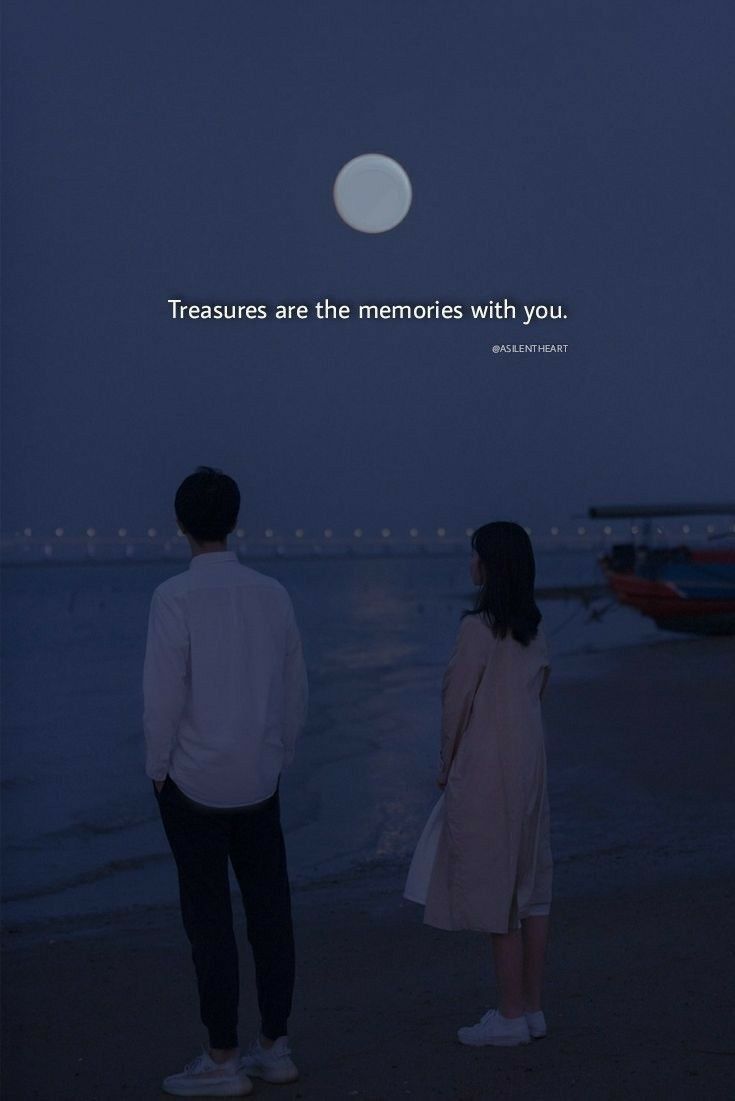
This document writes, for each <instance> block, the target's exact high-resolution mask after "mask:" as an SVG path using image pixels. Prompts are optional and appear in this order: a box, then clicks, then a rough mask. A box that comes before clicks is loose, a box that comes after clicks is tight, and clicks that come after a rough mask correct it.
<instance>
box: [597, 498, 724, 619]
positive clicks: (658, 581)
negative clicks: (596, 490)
mask: <svg viewBox="0 0 735 1101" xmlns="http://www.w3.org/2000/svg"><path fill="white" fill-rule="evenodd" d="M717 515H728V516H732V517H735V504H724V505H716V504H661V505H599V506H594V507H592V508H590V509H589V516H590V518H591V519H594V520H614V519H627V520H634V519H642V520H643V521H644V523H643V525H642V531H641V533H640V534H641V542H640V543H638V542H628V543H614V544H613V545H612V547H611V548H610V550H609V551H607V552H606V553H605V554H603V555H601V556H600V558H599V562H600V566H601V568H602V571H603V573H604V575H605V578H606V580H607V584H608V586H609V588H610V589H611V591H612V592H613V594H614V596H615V598H616V600H617V601H618V603H620V604H624V605H627V606H629V607H631V608H635V609H637V611H639V612H640V613H641V614H642V615H644V616H648V617H649V618H650V619H652V620H653V621H654V623H655V624H656V626H657V627H660V628H661V629H662V630H666V631H684V632H688V633H693V634H698V635H731V634H735V546H732V547H725V546H723V547H714V546H704V547H692V546H689V545H687V544H678V545H676V546H664V547H661V546H651V545H650V542H649V541H648V540H649V537H650V535H651V528H652V523H653V521H655V520H657V519H659V518H663V517H666V516H717ZM731 532H735V527H733V526H731ZM727 534H728V533H725V537H726V536H727ZM717 538H723V535H718V536H717ZM711 541H712V540H711Z"/></svg>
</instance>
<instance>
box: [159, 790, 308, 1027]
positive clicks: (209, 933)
mask: <svg viewBox="0 0 735 1101" xmlns="http://www.w3.org/2000/svg"><path fill="white" fill-rule="evenodd" d="M151 782H152V781H151ZM153 788H154V791H155V792H156V798H157V800H158V806H159V809H160V812H161V819H162V821H163V828H164V830H165V831H166V837H167V838H168V841H169V844H170V846H171V851H172V853H173V855H174V859H175V861H176V867H177V869H178V875H179V898H180V901H181V916H182V919H183V922H184V929H185V931H186V935H187V937H188V938H189V941H190V943H191V955H192V960H193V961H194V969H195V971H196V977H197V986H198V990H199V1006H200V1011H201V1018H202V1023H203V1024H204V1026H205V1028H206V1029H207V1030H208V1032H209V1046H210V1047H213V1048H232V1047H237V1046H238V1039H237V1010H238V1001H239V995H240V980H239V972H238V955H237V944H236V941H235V933H234V929H233V923H232V903H231V899H230V882H229V875H228V859H229V860H230V861H232V867H233V870H234V872H235V876H236V878H237V882H238V885H239V887H240V891H241V893H242V899H243V904H244V907H245V917H246V921H247V934H248V940H249V942H250V946H251V948H252V951H253V958H254V961H255V978H256V985H257V991H258V1006H259V1008H260V1016H261V1032H262V1033H263V1035H264V1036H266V1037H268V1038H269V1039H271V1040H276V1039H278V1037H279V1036H284V1035H286V1031H287V1023H286V1022H287V1020H288V1016H289V1014H290V1012H291V999H292V995H293V986H294V942H293V927H292V924H291V893H290V888H289V882H288V871H287V867H286V848H285V845H284V841H283V832H282V830H281V818H280V805H279V799H278V791H277V790H276V792H275V794H274V795H273V796H272V797H271V798H270V799H268V800H266V801H265V802H264V803H258V804H257V806H256V807H254V808H250V807H249V808H247V809H246V810H245V811H221V810H217V809H216V808H207V807H205V806H203V805H202V804H201V803H194V802H192V801H191V800H190V799H188V798H187V796H185V795H184V793H183V792H182V791H181V789H180V788H178V787H177V786H176V784H175V783H174V781H173V780H172V779H171V777H170V776H167V777H166V781H165V783H164V786H163V788H162V789H161V791H160V793H159V792H158V791H157V790H156V787H155V784H154V785H153Z"/></svg>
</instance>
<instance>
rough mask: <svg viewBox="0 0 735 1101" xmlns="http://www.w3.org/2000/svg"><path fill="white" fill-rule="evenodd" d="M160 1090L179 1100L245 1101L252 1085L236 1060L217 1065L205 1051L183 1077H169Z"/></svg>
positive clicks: (187, 1065) (178, 1075)
mask: <svg viewBox="0 0 735 1101" xmlns="http://www.w3.org/2000/svg"><path fill="white" fill-rule="evenodd" d="M161 1088H162V1089H163V1090H165V1092H166V1093H173V1094H175V1095H176V1096H177V1097H246V1096H247V1095H248V1094H249V1093H252V1092H253V1083H252V1082H251V1081H250V1079H249V1078H248V1076H247V1074H246V1073H245V1071H244V1070H243V1068H242V1067H241V1066H240V1065H239V1059H238V1057H237V1056H234V1055H233V1057H232V1059H228V1060H227V1062H226V1063H215V1061H214V1059H212V1057H211V1056H210V1054H209V1052H208V1051H207V1049H206V1048H203V1050H202V1054H201V1055H198V1056H197V1057H196V1059H194V1060H192V1062H191V1063H187V1064H186V1066H185V1067H184V1069H183V1070H182V1071H181V1073H180V1074H169V1076H168V1078H164V1080H163V1082H162V1085H161Z"/></svg>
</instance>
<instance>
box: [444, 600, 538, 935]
mask: <svg viewBox="0 0 735 1101" xmlns="http://www.w3.org/2000/svg"><path fill="white" fill-rule="evenodd" d="M548 664H549V658H548V650H547V645H546V638H545V635H544V632H543V628H542V627H541V626H539V629H538V634H537V635H536V638H535V639H533V640H532V641H531V642H530V643H529V645H528V646H523V645H521V643H519V642H516V640H515V639H513V638H511V637H510V635H508V636H507V637H506V638H504V639H496V638H495V636H494V635H493V633H492V630H491V629H490V627H489V626H488V625H487V623H486V622H485V621H484V619H483V618H482V617H481V616H477V615H469V616H466V617H465V618H464V619H463V620H462V623H461V626H460V628H459V633H458V636H457V641H456V645H455V648H454V652H453V654H452V657H451V659H450V661H449V665H448V667H447V670H446V672H445V674H444V680H443V684H442V736H441V773H440V777H441V779H442V780H444V781H446V789H445V798H444V806H445V818H444V824H443V826H442V830H441V834H440V836H439V841H438V846H437V853H436V858H435V861H434V866H433V869H432V873H431V878H430V881H429V888H428V893H427V898H426V908H425V910H424V921H425V922H426V923H427V924H428V925H433V926H436V927H437V928H439V929H475V930H478V931H480V932H489V933H507V932H510V931H512V930H513V929H518V928H519V927H520V918H522V917H525V916H526V914H527V912H528V909H529V907H531V906H537V905H541V904H544V903H550V901H551V882H552V854H551V846H550V842H549V803H548V793H547V783H546V749H545V745H544V731H543V726H542V722H541V705H540V699H539V690H540V688H541V684H542V680H543V669H544V666H546V665H548Z"/></svg>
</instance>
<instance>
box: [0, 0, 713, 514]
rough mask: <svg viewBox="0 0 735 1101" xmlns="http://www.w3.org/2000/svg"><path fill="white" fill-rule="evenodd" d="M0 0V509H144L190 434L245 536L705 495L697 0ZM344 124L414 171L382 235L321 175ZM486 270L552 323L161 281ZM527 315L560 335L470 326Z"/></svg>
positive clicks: (452, 277) (433, 280) (708, 382)
mask: <svg viewBox="0 0 735 1101" xmlns="http://www.w3.org/2000/svg"><path fill="white" fill-rule="evenodd" d="M5 13H6V14H5V30H4V37H5V44H4V50H5V60H4V69H5V76H4V81H5V93H4V100H5V106H4V114H5V118H4V136H5V148H4V195H5V199H4V272H3V277H4V330H5V333H4V341H5V347H4V370H3V390H4V401H3V482H4V494H3V497H4V505H3V521H2V525H3V530H4V531H5V532H12V531H13V530H15V529H18V528H22V527H24V526H25V525H29V526H31V527H32V528H33V529H34V533H35V532H36V531H38V532H39V533H42V532H43V533H45V532H51V531H52V530H53V528H54V527H55V526H56V525H63V526H64V528H65V530H66V531H67V532H69V533H72V532H74V531H76V530H78V531H79V532H80V533H81V531H82V530H83V529H84V528H86V527H87V526H88V525H93V526H94V527H95V528H96V529H97V530H98V531H99V532H100V533H103V532H105V531H106V530H108V529H109V530H110V531H113V530H114V529H116V528H117V527H118V525H119V524H124V525H125V526H126V527H127V528H128V529H129V530H130V531H136V530H140V531H141V532H142V531H144V530H145V529H146V528H147V527H148V526H149V525H155V526H157V527H158V528H160V529H163V528H170V529H171V530H173V496H174V492H175V490H176V487H177V485H178V484H179V482H180V481H181V479H182V478H183V477H185V476H186V474H188V473H189V472H190V471H191V470H193V469H194V467H195V466H196V465H197V464H200V463H207V464H211V465H215V466H220V467H222V468H223V469H225V470H226V471H227V472H228V473H230V474H232V475H233V476H234V477H235V478H236V479H237V480H238V482H239V484H240V487H241V490H242V495H243V508H242V512H241V518H240V519H241V524H242V525H243V526H244V527H245V528H246V529H253V528H256V527H259V526H260V527H262V526H265V525H267V524H271V525H275V526H276V527H277V528H281V529H283V530H288V529H290V528H294V527H297V526H303V527H306V528H307V529H309V528H310V527H312V528H314V529H320V528H323V527H324V526H331V527H333V528H334V529H335V530H341V529H345V530H351V529H352V528H353V527H354V526H358V525H359V526H361V527H363V528H366V529H369V528H371V527H380V526H382V525H383V524H388V525H391V526H393V527H394V528H396V529H400V528H408V527H409V526H410V525H413V524H416V525H418V526H419V527H421V526H422V525H424V526H429V525H430V526H435V525H436V524H438V523H439V524H444V525H447V526H448V527H449V528H453V527H457V528H461V529H464V527H465V525H466V524H476V523H481V522H483V521H485V520H490V519H494V518H508V519H515V520H518V521H519V522H522V523H529V524H551V523H554V522H558V521H560V520H562V521H563V520H564V519H565V518H566V517H568V516H570V515H571V514H572V513H574V512H580V511H582V510H584V509H585V508H586V507H587V506H588V505H590V504H594V503H600V502H611V501H638V502H648V501H655V500H658V499H663V500H677V499H682V500H697V499H708V500H716V499H718V498H721V499H726V500H727V499H731V498H732V496H733V482H734V477H735V445H734V444H733V437H734V436H735V433H734V432H733V422H734V420H735V418H734V417H733V399H734V398H735V381H734V379H735V374H734V372H733V367H732V363H733V339H732V329H733V326H732V321H731V317H732V302H731V290H732V274H731V272H732V241H733V238H732V160H733V153H732V148H733V146H732V123H733V117H734V115H733V98H734V97H733V80H732V64H731V62H732V41H733V30H735V9H734V8H733V6H732V4H731V3H728V2H718V0H709V2H707V3H704V4H703V3H701V2H691V3H685V2H676V0H666V2H662V0H654V2H649V3H641V2H640V0H623V2H621V0H614V2H605V3H602V2H600V3H595V2H590V0H578V2H569V0H567V2H560V0H535V2H530V0H527V2H525V3H523V2H517V0H516V2H514V3H502V4H501V3H489V2H480V0H473V2H461V0H456V2H452V3H450V2H444V3H438V2H436V0H370V2H360V3H356V2H346V0H340V2H336V0H335V2H319V0H316V2H312V3H296V2H288V3H285V2H278V0H268V2H260V3H257V2H244V0H238V2H232V0H228V2H216V3H209V4H205V3H201V2H198V3H194V2H191V0H176V2H175V3H173V2H162V0H156V2H151V0H145V2H126V3H124V4H123V3H114V4H113V3H107V2H104V0H102V2H100V0H90V2H88V3H83V2H78V0H74V2H69V3H59V2H58V0H54V2H46V3H40V2H37V0H11V2H9V3H6V5H5ZM365 152H383V153H387V154H389V155H390V156H392V157H394V158H395V159H396V160H397V161H398V162H399V163H400V164H401V165H403V167H404V168H405V170H406V172H407V173H408V175H409V177H410V179H411V183H412V186H413V204H412V207H411V209H410V211H409V213H408V216H407V217H406V219H405V220H404V221H403V222H402V223H401V224H400V225H399V226H398V227H397V228H396V229H394V230H392V231H389V232H387V233H384V234H362V233H358V232H355V231H354V230H352V229H350V228H348V226H346V225H345V224H344V223H343V222H342V221H341V220H340V218H339V217H338V215H337V213H336V211H335V208H334V205H333V202H332V194H331V193H332V185H333V182H334V178H335V176H336V174H337V172H338V171H339V169H340V168H341V167H342V165H343V164H344V163H345V162H346V161H348V160H350V159H351V158H352V157H354V156H357V155H358V154H360V153H365ZM728 277H729V278H728ZM504 296H507V297H508V298H509V299H511V300H513V301H514V302H516V303H519V304H520V303H537V302H538V303H553V304H557V303H561V304H563V305H564V307H565V308H566V310H567V312H568V315H569V316H568V318H567V319H566V320H564V321H555V322H553V323H552V322H547V323H545V324H542V323H536V324H532V325H530V326H523V325H522V324H521V321H520V320H517V321H515V322H513V321H510V320H506V321H494V322H487V321H485V322H483V321H473V320H468V319H463V320H459V321H458V320H433V319H431V320H426V321H415V320H411V321H406V320H402V321H399V320H383V321H358V320H349V321H317V320H316V319H309V320H306V321H296V320H292V321H288V322H283V321H276V320H275V319H273V318H269V319H267V320H258V321H255V320H253V321H247V320H243V321H239V322H238V321H189V320H187V321H181V320H178V321H174V320H172V319H171V316H170V313H171V311H170V307H169V306H168V305H167V299H169V298H180V299H182V300H184V301H186V302H196V303H232V302H238V303H262V304H266V305H267V306H268V308H269V310H270V311H273V310H274V308H275V305H276V304H277V303H279V302H291V303H297V302H302V303H305V304H313V303H315V302H316V301H317V300H318V299H323V298H325V297H328V298H330V299H331V300H332V301H335V302H342V303H349V304H351V305H352V306H353V307H354V306H356V305H357V304H359V303H383V302H387V303H433V302H434V301H435V300H436V299H439V300H440V302H441V303H461V304H468V303H471V302H472V303H477V302H486V301H487V300H488V299H495V300H497V299H501V298H503V297H504ZM519 312H520V310H519ZM527 342H536V343H565V344H567V345H568V351H567V353H566V354H546V355H543V354H525V355H520V354H516V355H513V354H506V355H493V354H492V352H491V350H490V349H491V346H492V345H493V344H494V343H504V344H511V343H527Z"/></svg>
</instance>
